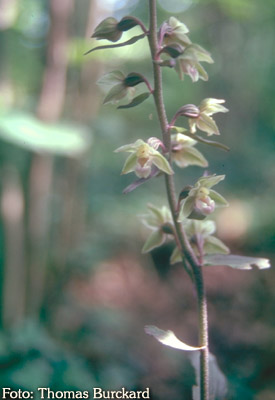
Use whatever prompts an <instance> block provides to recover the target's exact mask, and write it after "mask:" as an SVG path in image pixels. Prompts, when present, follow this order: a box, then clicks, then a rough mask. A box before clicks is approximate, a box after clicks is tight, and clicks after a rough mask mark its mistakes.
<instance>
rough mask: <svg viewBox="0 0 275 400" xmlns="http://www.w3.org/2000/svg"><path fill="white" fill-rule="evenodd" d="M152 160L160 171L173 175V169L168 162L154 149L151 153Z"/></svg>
mask: <svg viewBox="0 0 275 400" xmlns="http://www.w3.org/2000/svg"><path fill="white" fill-rule="evenodd" d="M152 162H153V164H154V165H155V166H156V167H158V169H160V170H161V171H163V172H165V173H166V174H168V175H173V173H174V171H173V170H172V168H171V166H170V164H169V162H168V161H167V160H166V158H165V157H164V156H163V155H161V154H160V153H159V152H158V151H155V152H154V154H153V155H152Z"/></svg>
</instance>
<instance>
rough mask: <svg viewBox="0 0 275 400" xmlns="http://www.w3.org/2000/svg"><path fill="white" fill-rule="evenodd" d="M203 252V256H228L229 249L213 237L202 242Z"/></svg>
mask: <svg viewBox="0 0 275 400" xmlns="http://www.w3.org/2000/svg"><path fill="white" fill-rule="evenodd" d="M203 250H204V253H205V254H229V253H230V250H229V248H228V247H227V246H226V245H225V244H224V243H223V242H222V241H221V240H220V239H218V238H216V237H215V236H208V237H207V238H205V240H204V246H203Z"/></svg>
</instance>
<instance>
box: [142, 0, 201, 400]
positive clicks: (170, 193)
mask: <svg viewBox="0 0 275 400" xmlns="http://www.w3.org/2000/svg"><path fill="white" fill-rule="evenodd" d="M149 12H150V27H149V35H148V40H149V45H150V50H151V56H152V60H153V73H154V93H153V94H154V100H155V106H156V110H157V114H158V118H159V122H160V126H161V130H162V138H163V139H162V140H163V143H164V145H165V148H166V149H167V153H168V160H169V161H170V160H171V138H170V133H169V124H168V120H167V115H166V110H165V105H164V101H163V90H162V73H161V67H160V66H159V65H158V64H157V63H156V62H155V60H156V56H157V53H158V37H157V9H156V0H149ZM165 184H166V191H167V197H168V202H169V205H170V209H171V213H172V216H173V221H174V224H175V230H176V233H177V242H178V243H179V244H180V250H181V253H182V255H183V257H184V258H185V262H187V263H188V264H189V265H190V266H191V268H192V271H193V276H194V282H195V285H196V291H197V298H198V312H199V346H205V348H204V349H203V350H201V357H200V391H201V400H208V399H209V394H208V381H209V372H208V322H207V302H206V294H205V289H204V282H203V274H202V268H201V264H200V263H199V261H198V259H197V257H196V255H195V253H194V251H193V249H192V247H191V245H190V242H189V240H188V238H187V236H186V233H185V231H184V229H183V227H182V224H180V223H179V222H178V221H177V217H178V215H177V214H178V213H177V196H176V190H175V182H174V178H173V176H172V175H168V174H165Z"/></svg>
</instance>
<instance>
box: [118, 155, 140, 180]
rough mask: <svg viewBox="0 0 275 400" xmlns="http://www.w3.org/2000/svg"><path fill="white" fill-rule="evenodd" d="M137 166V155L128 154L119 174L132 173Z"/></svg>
mask: <svg viewBox="0 0 275 400" xmlns="http://www.w3.org/2000/svg"><path fill="white" fill-rule="evenodd" d="M136 164H137V155H136V153H133V154H130V156H129V157H128V158H127V160H126V161H125V164H124V166H123V168H122V171H121V174H122V175H124V174H128V173H129V172H132V171H134V170H135V167H136Z"/></svg>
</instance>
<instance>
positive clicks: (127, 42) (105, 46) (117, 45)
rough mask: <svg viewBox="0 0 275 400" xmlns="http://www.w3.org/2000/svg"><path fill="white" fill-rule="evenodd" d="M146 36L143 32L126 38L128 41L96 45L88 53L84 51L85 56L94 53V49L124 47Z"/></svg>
mask: <svg viewBox="0 0 275 400" xmlns="http://www.w3.org/2000/svg"><path fill="white" fill-rule="evenodd" d="M144 37H145V33H143V34H142V35H138V36H133V37H132V38H131V39H129V40H126V42H121V43H116V44H107V45H103V46H97V47H94V48H93V49H91V50H89V51H86V53H84V56H86V55H87V54H89V53H92V52H93V51H96V50H103V49H113V48H115V47H124V46H129V45H131V44H134V43H136V42H137V41H138V40H140V39H143V38H144Z"/></svg>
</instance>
